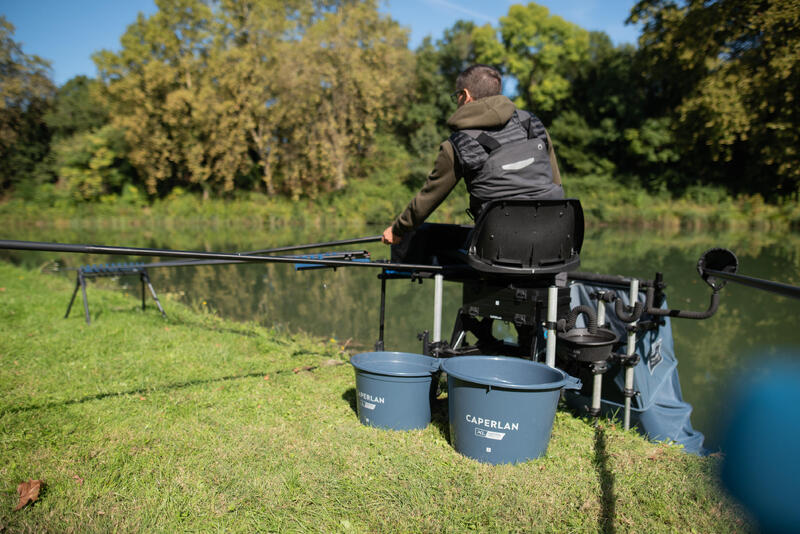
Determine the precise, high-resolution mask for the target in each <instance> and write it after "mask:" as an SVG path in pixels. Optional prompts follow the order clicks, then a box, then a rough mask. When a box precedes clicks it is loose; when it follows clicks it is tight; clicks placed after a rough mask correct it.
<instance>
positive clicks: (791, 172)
mask: <svg viewBox="0 0 800 534" xmlns="http://www.w3.org/2000/svg"><path fill="white" fill-rule="evenodd" d="M631 20H632V21H634V22H640V23H642V24H643V31H642V36H641V37H640V53H639V57H638V61H639V64H640V65H641V67H640V68H641V69H642V71H643V72H646V73H648V76H647V81H648V86H649V90H650V95H649V96H650V99H651V101H653V102H657V103H658V104H659V105H660V106H661V109H662V111H663V113H665V114H669V115H670V116H671V117H672V119H673V121H674V131H675V134H676V135H675V139H676V143H677V147H678V150H679V151H680V152H681V153H682V158H681V162H682V164H683V165H684V166H685V167H686V172H687V174H688V173H692V174H693V175H694V176H696V177H697V180H698V181H700V180H703V181H708V182H716V183H720V184H723V185H725V186H727V187H728V188H730V189H732V190H734V191H747V192H760V193H762V194H765V195H767V196H770V197H778V196H785V195H790V194H793V193H796V192H797V190H798V185H800V163H799V162H798V152H797V147H798V146H800V113H798V106H797V102H796V99H797V95H799V94H800V31H798V29H797V28H798V26H797V21H798V20H800V3H798V2H796V1H795V0H761V1H756V2H751V1H746V0H718V1H714V2H707V1H700V0H689V1H684V2H681V3H680V5H679V4H676V3H675V2H672V1H666V0H642V1H640V2H639V3H637V4H636V6H635V7H634V8H633V10H632V14H631Z"/></svg>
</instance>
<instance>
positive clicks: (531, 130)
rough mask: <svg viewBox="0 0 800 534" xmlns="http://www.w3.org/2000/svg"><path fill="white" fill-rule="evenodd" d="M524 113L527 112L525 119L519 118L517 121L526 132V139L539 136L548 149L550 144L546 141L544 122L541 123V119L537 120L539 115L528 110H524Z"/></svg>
mask: <svg viewBox="0 0 800 534" xmlns="http://www.w3.org/2000/svg"><path fill="white" fill-rule="evenodd" d="M525 113H526V114H527V117H525V119H524V120H521V121H520V122H519V123H520V125H521V126H522V127H523V128H524V129H525V130H526V131H527V132H528V139H534V138H541V139H543V140H544V144H545V145H546V146H547V148H548V149H549V148H550V146H549V143H548V142H547V133H546V130H545V128H544V124H542V121H541V120H539V117H537V116H536V115H534V114H533V113H531V112H530V111H526V112H525Z"/></svg>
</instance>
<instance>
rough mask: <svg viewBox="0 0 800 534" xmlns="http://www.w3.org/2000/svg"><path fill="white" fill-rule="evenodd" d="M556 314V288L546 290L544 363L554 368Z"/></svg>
mask: <svg viewBox="0 0 800 534" xmlns="http://www.w3.org/2000/svg"><path fill="white" fill-rule="evenodd" d="M557 314H558V287H556V286H550V287H548V288H547V350H546V353H545V363H546V364H547V365H549V366H550V367H555V366H556V328H555V325H556V319H557V317H556V315H557Z"/></svg>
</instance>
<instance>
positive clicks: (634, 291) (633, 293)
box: [623, 278, 639, 430]
mask: <svg viewBox="0 0 800 534" xmlns="http://www.w3.org/2000/svg"><path fill="white" fill-rule="evenodd" d="M638 298H639V280H638V279H636V278H634V279H632V280H631V290H630V297H629V301H630V304H631V306H633V305H634V304H636V301H637V299H638ZM636 323H637V321H633V322H631V323H630V324H629V325H628V326H629V330H628V350H627V351H626V354H627V356H628V358H627V361H628V363H626V365H625V391H624V395H625V412H624V419H623V427H624V428H625V430H628V429H630V427H631V399H632V398H633V367H634V366H633V365H630V363H629V362H631V361H632V357H633V355H634V353H635V352H636V329H635V328H634V327H635V326H636Z"/></svg>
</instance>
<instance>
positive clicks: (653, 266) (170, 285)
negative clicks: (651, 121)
mask: <svg viewBox="0 0 800 534" xmlns="http://www.w3.org/2000/svg"><path fill="white" fill-rule="evenodd" d="M379 231H380V229H378V228H355V229H353V228H337V229H326V230H321V229H319V228H302V227H299V226H292V227H287V228H284V229H282V230H277V231H271V232H269V233H267V232H265V231H263V230H261V229H260V228H249V227H247V226H243V227H231V226H222V227H214V226H213V225H212V226H211V227H209V226H205V227H203V231H202V232H199V231H198V232H187V231H185V230H183V231H176V230H171V229H169V228H167V227H164V228H159V227H148V228H147V229H141V228H134V229H122V230H120V229H91V228H90V229H86V228H81V229H77V230H76V229H52V228H48V229H42V228H35V227H33V228H30V227H28V228H24V229H19V230H16V231H14V232H13V233H14V235H12V236H10V238H14V239H28V240H38V241H61V242H72V243H95V244H114V245H126V246H134V247H152V248H174V249H183V250H215V251H224V252H233V251H244V250H254V249H259V248H265V247H267V246H282V245H288V244H294V243H303V242H315V241H323V240H333V239H342V238H347V237H353V236H358V235H372V234H376V233H379ZM799 245H800V235H796V234H792V235H781V236H774V235H754V234H747V233H739V234H736V233H707V232H682V233H677V234H675V233H658V232H652V231H651V232H648V233H647V234H646V235H643V234H642V232H640V231H638V230H637V229H610V228H607V229H594V230H592V229H590V230H589V231H588V232H587V236H586V240H585V244H584V249H583V251H582V254H581V259H582V266H581V269H582V270H588V271H598V272H604V273H613V274H622V275H627V276H639V277H643V278H652V277H653V275H654V273H655V272H656V271H660V272H662V273H664V278H665V281H666V282H667V284H668V287H667V291H666V292H667V297H668V303H669V305H670V307H672V308H680V309H690V310H705V309H706V307H707V306H708V299H709V295H710V290H709V289H708V287H707V286H706V284H705V283H703V281H702V280H701V279H700V277H699V276H698V274H697V271H696V268H695V266H696V263H697V259H698V257H699V256H700V255H701V254H702V252H703V251H705V250H706V249H708V248H710V247H715V246H717V247H726V248H730V249H731V250H733V251H734V252H735V253H736V254H737V256H738V257H739V263H740V272H741V273H742V274H746V275H748V276H754V277H758V278H765V279H771V280H777V281H781V282H785V283H789V284H794V285H800V274H799V273H800V269H798V267H800V246H799ZM360 248H367V249H368V250H370V252H372V254H373V257H386V256H387V249H386V248H385V246H384V245H381V244H372V245H369V246H367V247H340V250H354V249H360ZM0 257H2V258H5V259H9V260H11V261H13V262H16V263H24V264H26V265H28V266H31V267H42V266H49V265H52V263H51V262H53V261H54V260H57V261H58V262H59V264H60V265H61V268H62V271H61V273H62V275H63V276H70V277H72V276H74V272H69V271H64V270H63V269H64V268H67V267H76V266H79V265H84V264H91V263H105V262H110V261H114V262H122V261H155V260H156V259H155V258H153V259H147V258H145V259H142V258H124V257H119V256H117V257H114V258H108V257H101V256H92V255H69V254H62V255H59V254H53V253H21V252H13V251H0ZM377 274H378V271H377V270H372V269H337V270H335V271H334V270H332V269H322V270H311V271H301V272H295V270H294V268H293V267H292V266H290V265H282V264H238V265H214V266H199V267H177V268H168V269H166V268H165V269H152V270H151V272H150V278H151V280H152V282H153V285H154V286H155V289H156V291H158V293H159V295H164V294H167V293H170V294H173V295H175V296H177V297H178V298H179V299H180V300H182V301H184V302H186V303H188V304H191V305H195V306H201V305H202V303H203V302H205V306H206V307H208V308H209V309H211V310H213V311H215V312H217V313H219V314H220V315H222V316H225V317H230V318H234V319H237V320H246V321H256V322H259V323H261V324H264V325H270V326H277V327H278V328H284V329H287V330H290V331H299V330H302V331H306V332H310V333H312V334H315V335H319V336H324V337H326V338H335V339H336V340H337V341H338V342H339V343H341V344H345V343H349V346H350V347H354V348H357V349H371V348H372V346H373V344H374V342H375V340H376V339H377V336H378V306H379V298H380V283H379V281H378V279H377ZM116 283H117V284H121V285H126V284H127V285H128V286H129V288H130V290H132V292H133V295H137V291H138V278H127V279H126V278H123V279H120V280H119V281H117V282H116ZM91 287H92V286H90V288H89V291H90V294H89V298H90V299H91ZM387 289H388V293H387V322H386V340H385V341H386V347H387V349H389V350H400V351H418V350H419V347H420V342H419V341H417V338H416V335H417V333H419V332H421V331H422V330H431V329H432V325H433V310H432V307H433V283H431V282H425V283H423V284H419V283H415V282H410V281H407V280H396V281H389V283H388V285H387ZM132 298H135V297H132ZM460 301H461V288H460V286H459V285H457V284H452V283H445V287H444V317H445V319H444V325H443V334H444V335H445V337H448V335H449V328H450V327H451V326H452V325H451V323H450V321H452V320H453V319H454V318H455V313H456V311H457V309H458V307H459V305H460ZM66 304H67V303H66V302H65V303H64V306H65V307H66ZM165 307H166V311H167V313H169V301H167V302H166V303H165ZM63 313H64V309H58V310H53V317H54V319H55V318H60V317H61V316H63ZM798 316H800V301H797V300H795V299H787V298H783V297H780V296H777V295H774V294H771V293H765V292H762V291H758V290H755V289H751V288H747V287H744V286H739V285H736V284H733V283H729V284H728V285H727V287H726V288H725V289H724V290H723V294H722V301H721V306H720V309H719V311H718V312H717V314H716V315H715V316H714V317H713V318H711V319H709V320H705V321H691V320H680V319H676V320H674V321H673V329H674V337H675V351H676V354H677V356H678V359H679V361H680V366H679V370H680V377H681V384H682V386H683V393H684V397H685V399H686V400H687V401H688V402H690V403H692V405H693V406H694V408H695V410H694V414H693V417H692V423H693V424H694V426H695V427H696V428H698V429H700V430H702V431H703V432H705V433H706V435H707V446H710V447H711V448H714V447H715V446H716V444H717V435H716V429H715V427H714V425H715V422H716V421H717V420H718V419H719V417H718V416H719V415H720V414H722V413H724V410H725V405H724V404H723V399H722V397H723V395H722V392H723V391H724V389H725V387H726V386H727V382H728V379H729V378H728V377H729V375H730V372H731V371H732V370H735V369H739V368H741V367H743V366H744V365H745V364H746V363H747V364H753V363H755V365H756V368H758V362H752V359H754V358H764V357H766V356H769V355H771V354H775V353H777V352H780V351H781V349H782V348H784V347H787V346H788V347H795V348H796V347H800V328H798V322H797V319H796V317H798ZM69 320H83V318H82V315H81V314H73V315H72V316H71V317H70V319H69ZM97 327H99V328H101V327H102V322H98V323H97ZM501 329H502V328H501ZM510 330H511V331H513V329H510Z"/></svg>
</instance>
